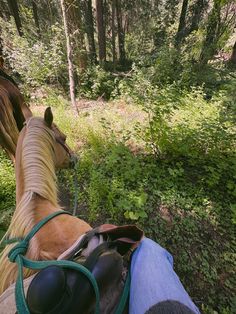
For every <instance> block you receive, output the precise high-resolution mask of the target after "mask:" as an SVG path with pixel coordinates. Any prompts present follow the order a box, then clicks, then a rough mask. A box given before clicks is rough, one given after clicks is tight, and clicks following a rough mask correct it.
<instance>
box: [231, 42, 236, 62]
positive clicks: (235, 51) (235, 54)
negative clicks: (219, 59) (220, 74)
mask: <svg viewBox="0 0 236 314" xmlns="http://www.w3.org/2000/svg"><path fill="white" fill-rule="evenodd" d="M230 62H231V63H233V64H235V65H236V41H235V43H234V46H233V50H232V54H231V57H230Z"/></svg>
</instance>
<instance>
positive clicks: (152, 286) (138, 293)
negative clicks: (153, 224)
mask: <svg viewBox="0 0 236 314" xmlns="http://www.w3.org/2000/svg"><path fill="white" fill-rule="evenodd" d="M166 300H175V301H179V302H180V303H183V304H184V305H186V306H187V307H189V308H190V309H191V310H192V311H193V312H194V313H200V311H199V310H198V308H197V307H196V305H195V304H194V303H193V301H192V300H191V298H190V297H189V295H188V293H187V292H186V290H185V289H184V287H183V285H182V283H181V282H180V280H179V277H178V276H177V275H176V273H175V272H174V269H173V257H172V255H171V254H170V253H169V252H167V251H166V250H165V249H164V248H162V247H161V246H160V245H159V244H157V243H156V242H154V241H152V240H150V239H148V238H144V239H143V240H142V242H141V244H140V246H139V247H138V249H137V250H136V251H135V252H134V254H133V257H132V262H131V286H130V304H129V313H131V314H144V313H145V312H146V311H147V310H148V309H149V308H150V307H152V306H153V305H155V304H156V303H158V302H161V301H166Z"/></svg>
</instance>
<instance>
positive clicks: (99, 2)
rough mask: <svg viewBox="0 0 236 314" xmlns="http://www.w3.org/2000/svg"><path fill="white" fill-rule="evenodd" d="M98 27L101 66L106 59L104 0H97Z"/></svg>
mask: <svg viewBox="0 0 236 314" xmlns="http://www.w3.org/2000/svg"><path fill="white" fill-rule="evenodd" d="M96 11H97V14H96V15H97V29H98V55H99V63H100V65H101V66H103V65H104V62H105V61H106V31H105V24H104V8H103V0H96Z"/></svg>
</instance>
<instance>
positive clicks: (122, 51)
mask: <svg viewBox="0 0 236 314" xmlns="http://www.w3.org/2000/svg"><path fill="white" fill-rule="evenodd" d="M116 17H117V34H118V47H119V60H120V63H124V62H125V32H124V27H123V23H122V22H123V21H122V12H121V3H120V0H116Z"/></svg>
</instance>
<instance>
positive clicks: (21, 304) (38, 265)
mask: <svg viewBox="0 0 236 314" xmlns="http://www.w3.org/2000/svg"><path fill="white" fill-rule="evenodd" d="M61 214H69V215H70V213H68V212H65V211H58V212H56V213H53V214H51V215H49V216H47V217H45V218H44V219H42V220H41V221H40V222H39V223H38V224H36V225H35V226H34V227H33V229H32V230H31V231H30V232H29V233H28V234H27V236H26V237H25V238H24V239H23V240H21V241H20V242H19V243H18V244H17V245H15V246H14V247H13V248H12V249H11V250H10V252H9V254H8V258H9V260H10V261H11V262H12V263H16V264H17V265H18V276H17V280H16V287H15V300H16V308H17V311H18V313H19V314H30V311H29V309H28V306H27V303H26V299H25V293H24V284H23V280H24V277H23V267H26V268H30V269H33V270H41V269H44V268H46V267H48V266H52V265H57V266H61V267H65V268H70V269H74V270H77V271H79V272H81V273H82V274H83V275H85V276H86V277H87V279H88V280H89V281H90V283H91V285H92V286H93V289H94V292H95V296H96V306H95V314H99V313H100V310H99V300H100V297H99V289H98V285H97V281H96V279H95V277H94V275H93V274H92V273H91V272H90V271H89V270H88V269H87V268H86V267H84V266H82V265H80V264H77V263H75V262H72V261H67V260H62V261H58V260H51V261H32V260H30V259H28V258H26V257H25V256H24V255H25V254H26V252H27V250H28V246H29V241H30V240H31V238H32V237H33V236H34V235H35V234H36V233H37V232H38V230H39V229H40V228H41V227H42V226H44V225H45V224H46V223H47V222H48V221H49V220H51V219H52V218H54V217H56V216H58V215H61ZM129 287H130V272H128V275H127V279H126V283H125V287H124V290H123V293H122V296H121V300H120V302H119V305H118V306H117V309H116V312H115V314H122V313H123V311H124V308H125V304H126V301H127V298H128V296H129Z"/></svg>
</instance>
